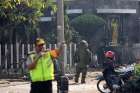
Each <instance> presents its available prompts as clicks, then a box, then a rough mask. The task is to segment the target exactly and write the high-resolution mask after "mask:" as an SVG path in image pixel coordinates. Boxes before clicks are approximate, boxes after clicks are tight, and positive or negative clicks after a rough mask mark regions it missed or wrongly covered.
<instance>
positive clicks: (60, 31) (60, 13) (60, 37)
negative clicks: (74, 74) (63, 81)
mask: <svg viewBox="0 0 140 93" xmlns="http://www.w3.org/2000/svg"><path fill="white" fill-rule="evenodd" d="M63 4H64V2H63V0H57V8H58V9H57V43H58V44H60V43H62V42H64V41H65V39H64V5H63ZM64 48H65V47H64V46H63V48H62V52H61V57H60V60H59V61H60V62H61V68H62V73H61V74H63V75H64V73H65V72H64V52H65V51H64Z"/></svg>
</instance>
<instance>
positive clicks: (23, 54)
mask: <svg viewBox="0 0 140 93" xmlns="http://www.w3.org/2000/svg"><path fill="white" fill-rule="evenodd" d="M24 48H25V47H24V44H22V55H21V56H22V58H25V53H24ZM22 68H23V69H25V65H24V63H22Z"/></svg>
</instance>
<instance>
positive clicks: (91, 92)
mask: <svg viewBox="0 0 140 93" xmlns="http://www.w3.org/2000/svg"><path fill="white" fill-rule="evenodd" d="M94 74H95V73H94ZM96 83H97V81H96V80H95V78H94V77H93V73H92V74H91V73H89V75H88V78H87V79H86V84H80V83H78V84H75V83H74V82H73V80H70V81H69V93H99V92H98V91H97V88H96ZM56 89H57V88H56V82H53V93H57V92H56ZM29 90H30V83H29V82H10V83H9V82H6V83H4V84H0V93H29Z"/></svg>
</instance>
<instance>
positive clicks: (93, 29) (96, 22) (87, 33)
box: [71, 14, 105, 39]
mask: <svg viewBox="0 0 140 93" xmlns="http://www.w3.org/2000/svg"><path fill="white" fill-rule="evenodd" d="M104 24H105V21H104V20H103V19H102V18H101V17H98V16H96V15H93V14H84V15H81V16H78V17H76V18H74V19H73V20H72V21H71V25H72V26H73V27H74V29H75V30H76V31H78V32H79V33H80V35H82V37H83V38H86V39H90V38H92V37H93V36H94V35H96V33H97V32H98V31H99V30H100V28H103V26H104Z"/></svg>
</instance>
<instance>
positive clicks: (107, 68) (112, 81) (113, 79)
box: [103, 51, 119, 91]
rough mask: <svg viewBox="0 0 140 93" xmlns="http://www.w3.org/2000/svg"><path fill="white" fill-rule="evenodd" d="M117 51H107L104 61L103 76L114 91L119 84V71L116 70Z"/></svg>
mask: <svg viewBox="0 0 140 93" xmlns="http://www.w3.org/2000/svg"><path fill="white" fill-rule="evenodd" d="M114 62H115V53H114V52H113V51H107V52H105V61H104V63H103V67H104V70H103V76H104V78H105V80H106V83H107V85H108V87H109V88H110V90H111V91H113V88H114V87H116V88H118V87H119V86H117V84H118V82H119V79H118V77H117V73H116V72H115V69H114V68H115V64H114Z"/></svg>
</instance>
